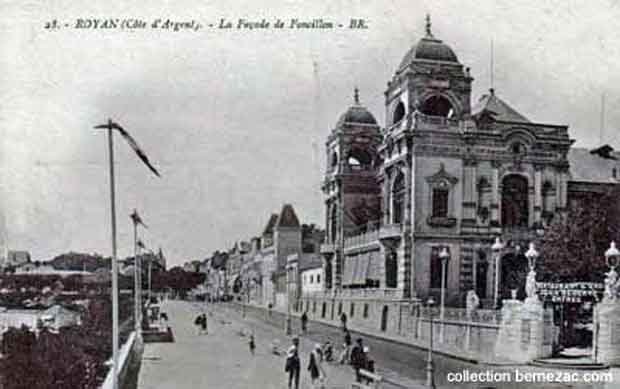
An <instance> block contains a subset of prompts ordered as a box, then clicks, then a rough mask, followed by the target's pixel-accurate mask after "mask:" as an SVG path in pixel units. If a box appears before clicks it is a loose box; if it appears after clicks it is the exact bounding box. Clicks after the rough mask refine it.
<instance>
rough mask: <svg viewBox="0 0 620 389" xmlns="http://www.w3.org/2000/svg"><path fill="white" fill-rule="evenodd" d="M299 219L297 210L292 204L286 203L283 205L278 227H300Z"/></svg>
mask: <svg viewBox="0 0 620 389" xmlns="http://www.w3.org/2000/svg"><path fill="white" fill-rule="evenodd" d="M300 226H301V225H300V224H299V219H298V218H297V215H296V214H295V210H294V209H293V206H292V205H291V204H284V206H282V211H281V212H280V215H279V216H278V221H277V223H276V228H280V227H300Z"/></svg>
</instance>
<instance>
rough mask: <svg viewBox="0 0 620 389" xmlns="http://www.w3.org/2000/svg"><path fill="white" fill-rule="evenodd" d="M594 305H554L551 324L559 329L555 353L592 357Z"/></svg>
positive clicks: (586, 302) (565, 303)
mask: <svg viewBox="0 0 620 389" xmlns="http://www.w3.org/2000/svg"><path fill="white" fill-rule="evenodd" d="M593 313H594V303H593V302H592V301H585V302H581V303H567V302H563V303H554V304H553V323H554V325H556V326H557V327H558V328H559V334H558V339H557V342H558V347H557V349H556V351H557V353H559V354H560V355H562V356H569V357H574V356H576V355H588V356H589V355H592V342H593V339H594V321H593Z"/></svg>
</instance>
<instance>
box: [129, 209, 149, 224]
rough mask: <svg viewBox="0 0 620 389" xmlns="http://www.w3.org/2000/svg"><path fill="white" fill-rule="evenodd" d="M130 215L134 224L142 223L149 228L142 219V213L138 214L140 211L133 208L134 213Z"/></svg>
mask: <svg viewBox="0 0 620 389" xmlns="http://www.w3.org/2000/svg"><path fill="white" fill-rule="evenodd" d="M129 217H131V220H132V221H133V224H135V225H138V224H141V225H142V226H143V227H144V228H148V227H147V226H146V224H144V222H143V221H142V218H141V217H140V215H138V211H136V210H135V209H134V210H133V212H132V214H131V215H129Z"/></svg>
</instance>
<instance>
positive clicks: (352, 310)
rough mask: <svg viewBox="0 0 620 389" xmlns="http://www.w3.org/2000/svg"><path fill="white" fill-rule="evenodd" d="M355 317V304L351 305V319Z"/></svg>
mask: <svg viewBox="0 0 620 389" xmlns="http://www.w3.org/2000/svg"><path fill="white" fill-rule="evenodd" d="M354 315H355V303H351V309H350V311H349V317H353V316H354Z"/></svg>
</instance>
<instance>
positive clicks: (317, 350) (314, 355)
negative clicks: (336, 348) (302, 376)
mask: <svg viewBox="0 0 620 389" xmlns="http://www.w3.org/2000/svg"><path fill="white" fill-rule="evenodd" d="M308 371H309V372H310V379H311V380H312V386H313V387H314V388H316V389H321V388H324V387H325V385H324V383H325V382H324V381H325V378H326V376H325V370H324V369H323V352H322V350H321V345H320V344H318V343H317V344H315V345H314V350H312V351H311V352H310V361H309V363H308Z"/></svg>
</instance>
